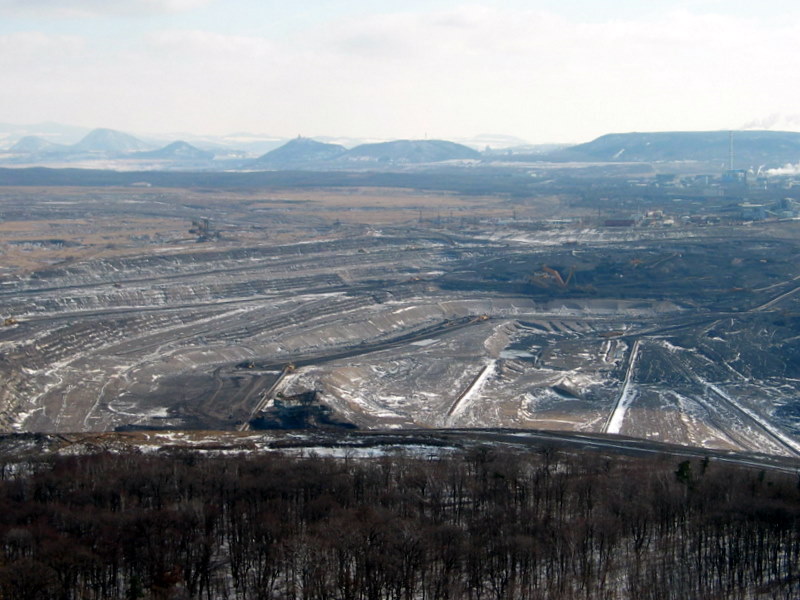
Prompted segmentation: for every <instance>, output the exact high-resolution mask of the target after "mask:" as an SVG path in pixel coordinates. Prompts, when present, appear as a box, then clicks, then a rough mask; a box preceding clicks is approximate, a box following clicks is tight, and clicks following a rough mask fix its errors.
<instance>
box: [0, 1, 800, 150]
mask: <svg viewBox="0 0 800 600" xmlns="http://www.w3.org/2000/svg"><path fill="white" fill-rule="evenodd" d="M41 121H58V122H62V123H67V124H74V125H83V126H87V127H100V126H102V127H112V128H115V129H122V130H126V131H131V132H135V133H167V132H175V131H186V132H193V133H214V134H223V133H231V132H234V131H250V132H260V133H268V134H274V135H279V136H294V135H297V134H303V135H306V136H319V135H331V136H337V135H349V136H356V137H368V138H421V137H424V136H425V135H427V136H428V137H430V138H434V137H439V138H459V137H468V136H473V135H476V134H480V133H494V134H508V135H516V136H519V137H521V138H523V139H526V140H528V141H530V142H561V141H564V142H573V141H584V140H588V139H591V138H593V137H596V136H597V135H600V134H603V133H608V132H626V131H653V130H699V129H736V128H742V127H747V126H749V127H765V128H782V129H792V130H800V3H798V2H797V1H796V0H794V1H792V2H789V1H788V0H787V1H781V0H764V1H762V2H760V3H756V2H752V1H747V2H744V1H739V0H685V1H680V0H674V1H666V0H647V1H646V2H645V1H643V0H636V1H634V0H605V1H602V2H601V1H599V0H558V1H556V0H527V1H516V0H505V1H503V2H475V3H469V4H468V3H464V2H454V1H451V0H425V1H422V0H403V2H399V1H397V0H391V1H389V0H369V1H367V0H302V1H301V2H291V1H289V0H0V122H11V123H36V122H41Z"/></svg>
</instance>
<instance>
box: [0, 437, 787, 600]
mask: <svg viewBox="0 0 800 600" xmlns="http://www.w3.org/2000/svg"><path fill="white" fill-rule="evenodd" d="M799 488H800V482H799V481H798V478H797V476H794V475H788V474H781V473H776V472H765V471H758V470H754V469H744V468H740V467H734V466H730V465H727V466H726V465H723V464H719V463H716V462H714V461H709V460H707V459H706V460H703V461H699V460H695V461H683V462H680V463H677V464H676V461H675V459H671V458H666V457H660V458H653V459H640V458H636V459H633V458H626V457H614V458H608V457H603V456H600V455H596V454H582V455H575V454H568V453H561V452H558V451H556V450H554V449H552V448H544V449H541V450H539V451H531V452H529V453H523V452H516V451H514V452H512V451H508V452H504V451H501V450H498V449H496V448H492V447H481V448H477V449H471V450H466V451H463V452H458V453H450V454H442V455H435V456H427V457H419V456H413V455H396V456H390V457H387V456H384V457H380V458H371V459H354V458H339V459H333V458H319V457H294V458H292V457H286V456H280V455H264V454H261V455H237V456H207V455H201V454H198V453H193V452H189V451H185V452H170V453H165V454H163V455H161V454H149V455H148V454H139V453H127V454H112V453H99V454H93V455H83V456H70V457H51V458H47V459H41V460H30V461H28V462H24V463H15V464H11V463H3V464H0V600H7V599H8V600H10V599H14V600H28V599H30V600H39V599H42V600H44V599H48V600H49V599H53V600H73V599H75V600H77V599H81V600H106V599H120V600H135V599H153V600H167V599H174V600H177V599H181V600H182V599H198V600H228V599H230V600H233V599H241V600H267V599H274V598H281V599H291V600H420V599H422V600H439V599H441V600H445V599H452V600H461V599H469V600H490V599H498V600H499V599H523V600H527V599H530V600H549V599H553V600H555V599H570V600H573V599H575V600H577V599H586V600H589V599H591V600H595V599H599V600H604V599H607V600H614V599H621V598H636V599H642V600H668V599H669V600H672V599H674V600H678V599H680V600H687V599H692V598H697V599H700V598H703V599H706V598H713V599H723V598H726V599H727V598H731V599H741V600H745V599H751V598H770V599H787V600H788V599H793V598H797V597H800V577H798V576H799V575H800V564H799V563H798V559H799V558H800V529H798V525H799V524H800V489H799Z"/></svg>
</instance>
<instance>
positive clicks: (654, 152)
mask: <svg viewBox="0 0 800 600" xmlns="http://www.w3.org/2000/svg"><path fill="white" fill-rule="evenodd" d="M731 142H732V148H733V161H734V166H735V167H736V168H754V169H757V168H758V167H761V166H767V167H777V166H782V165H784V164H786V163H797V162H800V133H795V132H786V131H735V132H733V134H731V132H729V131H688V132H656V133H614V134H609V135H604V136H601V137H599V138H597V139H596V140H593V141H591V142H588V143H586V144H578V145H577V146H571V147H568V148H564V149H562V150H559V151H556V152H553V153H552V154H550V155H549V157H548V158H550V159H551V160H562V161H563V160H570V161H579V162H650V163H652V162H680V161H697V162H701V163H709V164H717V165H720V166H723V165H724V166H726V168H727V166H730V165H729V163H730V155H731Z"/></svg>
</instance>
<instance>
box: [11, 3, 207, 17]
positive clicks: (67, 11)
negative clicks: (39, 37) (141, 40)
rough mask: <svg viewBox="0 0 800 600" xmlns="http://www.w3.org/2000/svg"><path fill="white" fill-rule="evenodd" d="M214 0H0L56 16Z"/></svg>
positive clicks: (15, 8) (160, 9) (142, 11)
mask: <svg viewBox="0 0 800 600" xmlns="http://www.w3.org/2000/svg"><path fill="white" fill-rule="evenodd" d="M211 1H213V0H0V12H2V13H11V14H19V15H34V16H56V17H94V16H132V15H144V16H146V15H157V14H168V13H176V12H183V11H188V10H193V9H195V8H198V7H200V6H203V5H205V4H208V3H209V2H211Z"/></svg>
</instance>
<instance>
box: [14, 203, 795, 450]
mask: <svg viewBox="0 0 800 600" xmlns="http://www.w3.org/2000/svg"><path fill="white" fill-rule="evenodd" d="M561 200H562V199H560V198H555V197H552V198H539V199H527V200H525V201H517V202H516V203H515V204H514V205H513V206H512V205H511V204H510V203H509V201H508V199H507V198H503V197H477V196H465V197H462V196H455V195H447V194H425V193H422V192H409V191H405V190H382V191H376V190H364V189H357V190H341V189H340V190H334V191H331V190H316V191H313V192H303V193H299V192H293V191H274V190H273V191H269V192H262V191H259V192H238V193H235V194H234V193H230V192H228V193H224V192H214V191H198V190H195V191H193V192H186V191H175V190H157V189H125V188H118V189H114V188H105V189H74V190H63V189H62V190H58V191H55V190H54V189H41V190H37V189H31V188H19V189H14V188H7V189H5V190H4V191H3V196H2V204H1V206H2V218H3V222H2V223H0V235H2V246H1V247H0V249H2V255H0V256H2V258H3V263H2V267H3V271H2V279H1V280H0V315H2V317H3V318H4V319H9V320H8V321H6V323H7V324H6V325H5V326H4V327H3V328H2V330H0V351H1V352H2V358H1V359H0V374H1V375H2V378H3V382H4V384H3V386H2V390H1V391H0V394H2V402H0V406H2V422H3V425H4V428H5V429H7V430H17V431H46V432H78V431H108V430H113V429H132V428H134V429H148V428H157V429H164V428H172V429H228V430H235V429H239V430H246V429H250V428H271V427H284V426H301V427H302V426H320V425H321V426H325V427H334V428H335V427H358V428H361V429H382V428H399V429H400V428H401V429H411V428H433V427H436V428H440V427H444V428H448V427H453V428H464V427H513V428H523V429H534V428H536V429H551V430H552V429H557V430H575V431H584V432H603V433H612V434H613V433H619V434H624V435H628V436H632V437H639V438H644V439H652V440H658V441H665V442H675V443H679V444H685V445H693V446H704V447H711V448H720V449H741V450H755V451H761V452H767V453H773V454H785V455H793V456H796V455H800V437H798V435H799V434H800V402H798V401H797V399H796V398H797V397H798V387H800V368H799V367H800V360H798V359H799V358H800V355H799V350H800V348H799V347H798V340H800V311H798V308H797V303H798V296H800V270H798V269H797V264H798V256H800V246H798V243H797V242H796V241H795V240H796V238H797V234H798V231H800V225H798V224H797V222H781V223H773V224H762V225H758V224H756V225H750V226H747V227H744V226H739V227H734V226H717V227H707V228H701V227H694V228H690V227H676V228H652V229H639V228H636V229H631V228H603V227H600V226H598V225H596V224H592V223H591V222H589V221H588V220H578V218H577V217H582V216H583V215H579V214H570V213H569V211H570V210H571V209H569V207H568V205H567V204H566V203H562V202H561ZM572 210H577V209H572ZM565 214H566V216H569V217H575V220H574V221H572V222H571V223H570V224H567V225H565V224H564V223H563V222H556V221H552V219H554V218H555V217H564V216H565ZM202 218H208V219H209V222H208V223H209V228H208V230H202V226H201V225H200V224H199V222H198V220H199V219H200V220H202ZM193 221H194V224H193ZM190 228H192V230H193V232H192V233H189V229H190ZM198 228H200V229H198Z"/></svg>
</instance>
